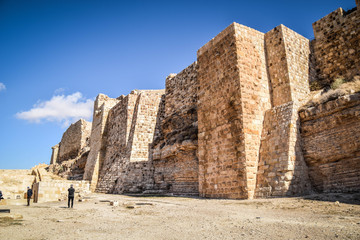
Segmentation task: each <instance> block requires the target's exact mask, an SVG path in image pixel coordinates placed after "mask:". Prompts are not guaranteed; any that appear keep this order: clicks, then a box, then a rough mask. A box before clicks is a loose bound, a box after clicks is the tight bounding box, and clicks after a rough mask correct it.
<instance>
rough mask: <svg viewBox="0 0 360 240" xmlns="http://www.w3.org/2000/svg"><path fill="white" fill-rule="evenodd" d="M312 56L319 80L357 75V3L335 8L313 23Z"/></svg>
mask: <svg viewBox="0 0 360 240" xmlns="http://www.w3.org/2000/svg"><path fill="white" fill-rule="evenodd" d="M313 29H314V36H315V40H313V42H312V44H313V46H314V56H315V61H316V69H317V72H318V77H319V83H320V85H321V86H326V85H330V84H331V83H332V82H333V81H334V79H336V78H338V77H343V78H345V79H351V78H352V77H354V76H355V75H360V6H359V2H357V8H354V9H352V10H349V11H348V12H346V11H344V10H343V9H342V8H338V9H337V10H336V11H334V12H332V13H330V14H329V15H327V16H325V17H323V18H322V19H320V20H318V21H316V22H315V23H313Z"/></svg>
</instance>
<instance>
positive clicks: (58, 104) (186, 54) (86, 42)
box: [0, 0, 355, 169]
mask: <svg viewBox="0 0 360 240" xmlns="http://www.w3.org/2000/svg"><path fill="white" fill-rule="evenodd" d="M338 7H343V8H344V9H345V10H347V9H351V8H353V7H355V0H346V1H339V0H338V1H336V0H326V1H325V0H320V1H307V0H304V1H285V0H284V1H276V0H274V1H231V0H222V1H211V0H207V1H196V0H193V1H186V0H183V1H170V0H167V1H156V0H154V1H136V0H135V1H106V0H102V1H100V0H99V1H92V0H51V1H49V0H0V106H1V109H0V111H1V115H0V169H28V168H31V167H33V166H34V165H36V164H39V163H49V161H50V157H51V146H53V145H55V144H57V143H58V142H59V141H60V140H61V136H62V134H63V132H64V131H65V130H66V127H67V126H68V125H69V124H70V123H71V122H75V121H76V120H78V119H79V118H81V117H82V118H87V120H91V115H92V112H91V111H92V105H93V102H92V101H93V100H94V99H95V97H96V96H97V94H99V93H104V94H106V95H108V96H110V97H114V98H115V97H118V96H120V95H122V94H125V95H126V94H128V93H129V92H130V91H131V90H133V89H162V88H164V87H165V78H166V76H167V75H168V74H170V73H177V72H179V71H181V70H182V69H184V68H185V67H187V66H188V65H190V64H191V63H192V62H193V61H195V60H196V51H197V50H198V49H199V48H200V47H202V46H203V45H204V44H205V43H207V42H208V41H209V40H210V39H211V38H213V37H214V36H216V35H217V34H218V33H219V32H221V31H222V30H223V29H225V28H226V27H227V26H228V25H230V24H231V23H232V22H238V23H240V24H243V25H246V26H249V27H252V28H255V29H257V30H259V31H261V32H267V31H269V30H271V29H272V28H274V27H276V26H278V25H279V24H284V25H285V26H287V27H289V28H291V29H293V30H295V31H296V32H298V33H300V34H302V35H303V36H305V37H307V38H310V39H311V38H313V31H312V26H311V24H312V23H313V22H314V21H316V20H318V19H320V18H321V17H323V16H325V15H327V14H328V13H330V12H332V11H334V10H335V9H337V8H338Z"/></svg>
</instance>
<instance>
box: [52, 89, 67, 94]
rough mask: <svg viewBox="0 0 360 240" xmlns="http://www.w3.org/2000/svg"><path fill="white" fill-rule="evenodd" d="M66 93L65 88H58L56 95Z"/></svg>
mask: <svg viewBox="0 0 360 240" xmlns="http://www.w3.org/2000/svg"><path fill="white" fill-rule="evenodd" d="M64 92H65V89H64V88H58V89H56V90H55V91H54V94H55V95H59V94H63V93H64Z"/></svg>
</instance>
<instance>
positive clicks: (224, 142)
mask: <svg viewBox="0 0 360 240" xmlns="http://www.w3.org/2000/svg"><path fill="white" fill-rule="evenodd" d="M264 49H265V48H264V34H263V33H260V32H258V31H256V30H253V29H251V28H248V27H245V26H242V25H240V24H236V23H233V24H231V25H230V26H229V27H228V28H226V29H225V30H224V31H222V32H221V33H220V34H219V35H218V36H216V37H215V38H214V39H212V40H211V41H210V42H209V43H207V44H206V45H205V46H204V47H202V48H200V49H199V51H198V65H199V69H198V78H199V87H200V90H199V105H198V126H199V134H198V137H199V139H198V141H199V151H198V154H199V192H200V195H201V196H204V197H216V198H219V197H220V198H252V197H253V194H254V191H255V184H256V172H257V163H258V153H259V145H260V134H261V131H262V122H263V116H264V111H265V110H266V109H268V108H270V96H269V86H268V78H267V71H266V64H265V50H264Z"/></svg>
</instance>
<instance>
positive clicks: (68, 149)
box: [56, 119, 91, 163]
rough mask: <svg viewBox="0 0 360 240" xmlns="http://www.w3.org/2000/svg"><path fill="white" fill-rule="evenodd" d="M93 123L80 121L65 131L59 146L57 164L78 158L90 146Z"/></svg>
mask: <svg viewBox="0 0 360 240" xmlns="http://www.w3.org/2000/svg"><path fill="white" fill-rule="evenodd" d="M90 131H91V123H90V122H87V121H85V120H83V119H80V120H79V121H77V122H76V123H73V124H71V126H70V127H69V128H68V129H67V130H66V131H65V133H64V134H63V136H62V138H61V142H60V144H59V154H58V159H57V160H56V162H57V163H61V162H63V161H67V160H69V159H74V158H76V157H77V156H78V155H79V153H80V152H81V150H82V149H83V148H84V147H85V146H87V145H89V143H88V141H89V137H90Z"/></svg>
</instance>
